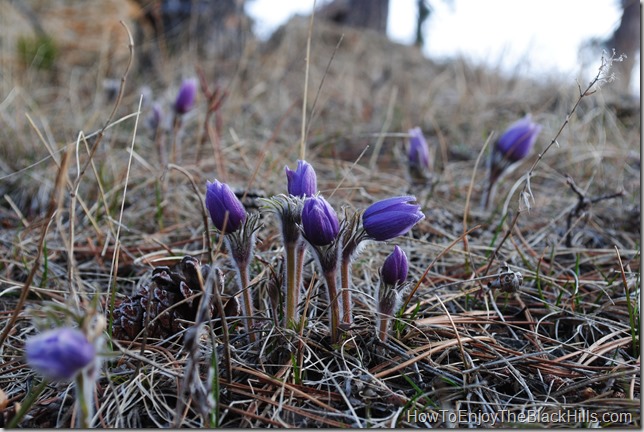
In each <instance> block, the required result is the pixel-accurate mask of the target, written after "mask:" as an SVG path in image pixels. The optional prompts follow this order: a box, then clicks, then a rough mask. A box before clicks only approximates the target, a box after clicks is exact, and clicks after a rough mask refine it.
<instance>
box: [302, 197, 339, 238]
mask: <svg viewBox="0 0 644 432" xmlns="http://www.w3.org/2000/svg"><path fill="white" fill-rule="evenodd" d="M302 228H303V229H304V235H305V236H306V239H307V240H308V241H309V242H311V244H313V245H315V246H325V245H328V244H330V243H332V242H333V240H335V238H336V237H337V235H338V232H339V231H340V224H339V222H338V215H337V214H336V213H335V210H333V207H331V205H330V204H329V203H328V202H327V201H326V200H325V199H324V198H322V197H321V196H317V197H309V198H307V199H306V201H304V207H303V208H302Z"/></svg>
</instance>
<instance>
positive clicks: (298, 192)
mask: <svg viewBox="0 0 644 432" xmlns="http://www.w3.org/2000/svg"><path fill="white" fill-rule="evenodd" d="M284 171H285V172H286V180H287V182H288V193H289V194H291V195H293V196H296V197H307V196H313V195H315V192H316V191H317V177H316V175H315V170H314V169H313V167H312V166H311V164H309V163H308V162H306V161H303V160H298V161H297V169H296V170H295V171H291V170H290V169H289V168H288V167H284Z"/></svg>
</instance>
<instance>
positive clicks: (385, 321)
mask: <svg viewBox="0 0 644 432" xmlns="http://www.w3.org/2000/svg"><path fill="white" fill-rule="evenodd" d="M388 330H389V317H388V316H385V315H384V314H381V313H378V317H377V323H376V333H377V334H378V339H380V340H381V341H382V342H386V341H387V335H388V333H389V332H388Z"/></svg>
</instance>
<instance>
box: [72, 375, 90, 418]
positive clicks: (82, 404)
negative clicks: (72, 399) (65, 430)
mask: <svg viewBox="0 0 644 432" xmlns="http://www.w3.org/2000/svg"><path fill="white" fill-rule="evenodd" d="M86 378H87V377H86V376H85V373H84V372H81V373H79V374H78V375H77V376H76V383H75V384H76V404H77V405H78V427H79V428H80V429H89V428H91V427H92V426H91V424H90V423H91V421H92V396H91V395H90V394H88V393H89V392H88V391H86V390H87V389H86V388H85V387H86V386H85V380H86Z"/></svg>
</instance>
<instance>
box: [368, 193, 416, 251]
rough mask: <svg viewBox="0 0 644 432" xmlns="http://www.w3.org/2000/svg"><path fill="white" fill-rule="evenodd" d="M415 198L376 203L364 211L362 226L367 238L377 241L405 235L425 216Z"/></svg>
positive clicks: (400, 197) (396, 198)
mask: <svg viewBox="0 0 644 432" xmlns="http://www.w3.org/2000/svg"><path fill="white" fill-rule="evenodd" d="M415 202H416V197H413V196H399V197H393V198H388V199H384V200H382V201H378V202H376V203H374V204H372V205H371V206H369V207H368V208H367V210H365V212H364V213H363V215H362V226H363V227H364V229H365V231H366V232H367V234H368V235H369V237H371V238H373V239H374V240H378V241H386V240H391V239H392V238H395V237H398V236H401V235H403V234H405V233H407V232H408V231H409V230H410V229H411V228H412V227H413V226H414V225H416V223H417V222H418V221H419V220H421V219H423V218H424V217H425V215H424V214H423V212H422V211H420V206H419V205H418V204H412V203H415Z"/></svg>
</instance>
